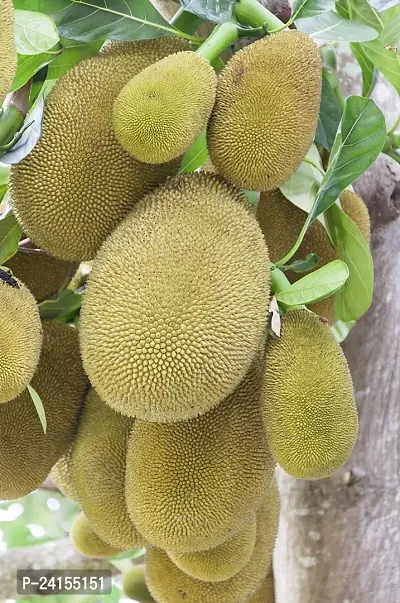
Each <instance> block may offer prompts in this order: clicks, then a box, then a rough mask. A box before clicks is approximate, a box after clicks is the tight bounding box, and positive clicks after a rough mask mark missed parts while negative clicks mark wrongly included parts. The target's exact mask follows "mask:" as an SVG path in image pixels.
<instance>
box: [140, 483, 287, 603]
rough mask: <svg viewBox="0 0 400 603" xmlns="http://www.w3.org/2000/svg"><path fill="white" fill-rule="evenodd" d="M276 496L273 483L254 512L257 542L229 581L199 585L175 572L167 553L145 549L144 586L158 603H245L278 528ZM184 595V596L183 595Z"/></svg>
mask: <svg viewBox="0 0 400 603" xmlns="http://www.w3.org/2000/svg"><path fill="white" fill-rule="evenodd" d="M278 517H279V497H278V492H277V489H276V485H275V484H274V485H273V487H272V488H271V492H270V494H269V496H268V497H266V499H265V501H264V503H263V504H262V505H261V507H260V508H259V510H258V512H257V539H256V546H255V547H254V551H253V554H252V556H251V559H250V561H249V562H248V564H247V565H245V567H244V568H243V569H242V570H241V571H240V572H238V573H237V574H236V575H235V576H233V578H230V579H229V580H224V581H222V582H203V581H202V580H196V579H195V578H191V577H190V576H188V575H187V574H185V573H184V572H182V571H181V570H180V569H178V568H177V567H176V566H175V565H174V564H173V563H172V561H171V560H170V558H169V557H168V555H167V553H165V552H164V551H162V550H161V549H156V548H149V549H148V550H147V553H146V581H147V586H148V588H149V590H150V592H151V594H152V595H153V597H154V598H155V600H156V601H158V602H159V603H177V601H181V600H184V601H185V603H199V602H200V601H201V603H238V602H243V601H247V600H248V599H249V598H250V596H251V595H252V594H253V593H254V592H255V591H256V590H257V588H258V587H259V585H260V583H261V581H262V580H264V578H265V576H266V575H267V572H268V570H269V568H270V566H271V556H272V551H273V547H274V544H275V539H276V533H277V529H278ZM183 595H184V596H183Z"/></svg>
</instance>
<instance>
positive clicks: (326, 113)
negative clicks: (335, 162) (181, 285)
mask: <svg viewBox="0 0 400 603" xmlns="http://www.w3.org/2000/svg"><path fill="white" fill-rule="evenodd" d="M341 117H342V112H341V110H340V106H339V103H338V100H337V98H336V94H335V91H334V89H333V88H332V86H331V84H330V82H329V80H328V78H327V77H326V73H325V72H323V74H322V91H321V106H320V110H319V116H318V125H317V131H316V132H315V143H316V144H319V145H321V146H323V147H324V149H327V150H328V151H330V150H331V148H332V145H333V142H334V140H335V136H336V131H337V129H338V126H339V123H340V118H341Z"/></svg>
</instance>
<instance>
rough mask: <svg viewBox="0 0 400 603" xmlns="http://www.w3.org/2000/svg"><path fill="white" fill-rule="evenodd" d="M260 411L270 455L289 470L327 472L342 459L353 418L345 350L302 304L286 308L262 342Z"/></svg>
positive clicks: (352, 436)
mask: <svg viewBox="0 0 400 603" xmlns="http://www.w3.org/2000/svg"><path fill="white" fill-rule="evenodd" d="M262 412H263V417H264V422H265V427H266V431H267V436H268V441H269V444H270V446H271V451H272V455H273V457H274V459H275V460H276V462H277V463H279V465H280V466H281V467H282V469H284V470H285V471H286V472H287V473H288V474H289V475H292V476H293V477H297V478H301V479H318V478H322V477H327V476H328V475H330V474H331V473H333V471H336V470H337V469H339V468H340V467H341V466H342V465H343V463H345V461H346V460H347V458H348V457H349V455H350V452H351V450H352V448H353V446H354V443H355V440H356V437H357V429H358V421H357V410H356V406H355V403H354V398H353V386H352V382H351V376H350V372H349V369H348V366H347V362H346V359H345V356H344V354H343V352H342V350H341V348H340V346H339V345H338V344H337V343H336V341H335V339H334V337H333V335H332V332H331V330H330V328H329V326H328V325H327V324H326V323H323V322H322V321H321V320H320V319H319V317H318V316H316V315H315V314H313V313H311V312H308V311H307V310H293V311H291V312H288V313H287V314H285V316H284V318H283V321H282V330H281V337H280V338H277V339H272V338H270V339H269V340H268V342H267V353H266V368H265V377H264V382H263V391H262Z"/></svg>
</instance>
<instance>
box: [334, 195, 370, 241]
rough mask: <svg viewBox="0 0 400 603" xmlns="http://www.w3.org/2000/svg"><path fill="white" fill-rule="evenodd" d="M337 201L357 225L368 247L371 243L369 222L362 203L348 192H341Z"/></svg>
mask: <svg viewBox="0 0 400 603" xmlns="http://www.w3.org/2000/svg"><path fill="white" fill-rule="evenodd" d="M339 199H340V205H341V206H342V209H343V211H344V212H345V213H346V214H347V215H348V216H349V218H351V220H353V222H355V224H357V226H358V228H359V229H360V230H361V232H362V235H363V237H364V239H365V241H366V242H367V245H368V247H369V245H370V243H371V222H370V218H369V213H368V208H367V206H366V205H365V203H364V201H363V200H362V199H361V197H359V196H358V195H356V193H353V191H350V190H345V191H343V193H342V194H341V195H340V197H339Z"/></svg>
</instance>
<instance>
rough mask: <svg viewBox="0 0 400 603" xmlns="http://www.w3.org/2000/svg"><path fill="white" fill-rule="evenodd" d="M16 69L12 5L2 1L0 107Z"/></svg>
mask: <svg viewBox="0 0 400 603" xmlns="http://www.w3.org/2000/svg"><path fill="white" fill-rule="evenodd" d="M16 69H17V51H16V48H15V42H14V9H13V3H12V0H2V1H1V3H0V107H1V105H2V104H3V101H4V99H5V97H6V96H7V94H8V92H9V90H10V88H11V84H12V82H13V79H14V75H15V71H16Z"/></svg>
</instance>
